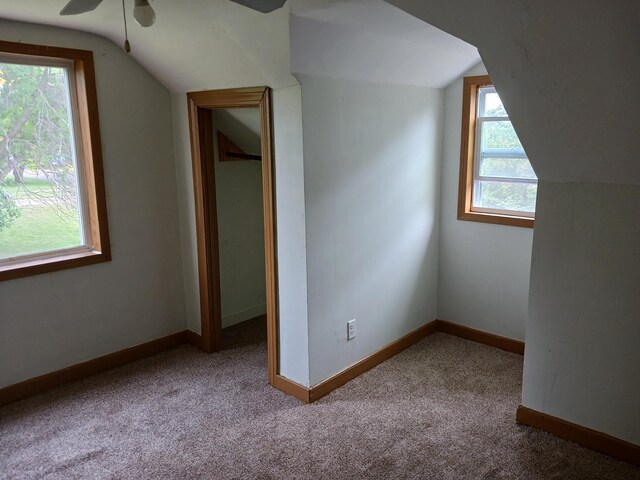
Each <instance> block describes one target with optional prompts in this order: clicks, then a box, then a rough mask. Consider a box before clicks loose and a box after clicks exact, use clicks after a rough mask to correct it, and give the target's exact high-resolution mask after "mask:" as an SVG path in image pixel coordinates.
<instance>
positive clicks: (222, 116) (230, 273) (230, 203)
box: [213, 108, 267, 327]
mask: <svg viewBox="0 0 640 480" xmlns="http://www.w3.org/2000/svg"><path fill="white" fill-rule="evenodd" d="M256 125H257V128H255V127H256ZM259 128H260V110H259V109H257V108H247V109H244V108H242V109H228V110H224V109H222V110H214V111H213V130H214V157H215V174H216V200H217V211H218V212H217V213H218V215H217V218H218V246H219V252H220V296H221V310H222V326H223V327H228V326H231V325H235V324H237V323H240V322H244V321H245V320H249V319H251V318H254V317H257V316H258V315H263V314H264V313H266V311H267V306H266V293H265V292H266V287H265V263H264V221H263V216H264V210H263V208H262V162H258V161H255V160H242V161H235V162H220V158H219V153H218V139H217V132H218V131H220V132H222V133H223V134H224V135H226V136H227V137H228V138H229V139H230V140H231V141H232V142H233V143H235V144H236V145H237V146H238V147H240V148H241V149H242V150H243V151H244V152H245V153H250V154H254V155H260V143H261V142H260V135H259V134H256V133H255V132H256V131H258V132H259V131H260V130H259Z"/></svg>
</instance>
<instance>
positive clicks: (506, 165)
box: [472, 86, 537, 216]
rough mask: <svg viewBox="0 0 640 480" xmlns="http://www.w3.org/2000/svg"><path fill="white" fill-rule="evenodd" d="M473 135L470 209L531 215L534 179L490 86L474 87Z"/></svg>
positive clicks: (534, 200)
mask: <svg viewBox="0 0 640 480" xmlns="http://www.w3.org/2000/svg"><path fill="white" fill-rule="evenodd" d="M476 132H477V133H476V148H475V165H474V182H473V190H474V191H473V196H472V210H477V211H501V212H500V213H512V212H515V213H516V214H519V215H521V214H524V215H527V216H532V215H533V213H534V211H535V205H536V193H537V177H536V174H535V172H534V171H533V168H532V167H531V163H530V162H529V159H528V158H527V155H526V153H525V151H524V148H523V147H522V144H521V143H520V139H519V138H518V135H517V134H516V131H515V129H514V128H513V125H512V124H511V122H510V121H509V116H508V115H507V111H506V110H505V108H504V105H503V103H502V100H500V97H499V96H498V93H497V92H496V90H495V88H494V87H493V86H488V87H479V88H478V108H477V118H476ZM502 211H504V212H502Z"/></svg>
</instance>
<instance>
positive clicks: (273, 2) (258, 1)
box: [231, 0, 286, 13]
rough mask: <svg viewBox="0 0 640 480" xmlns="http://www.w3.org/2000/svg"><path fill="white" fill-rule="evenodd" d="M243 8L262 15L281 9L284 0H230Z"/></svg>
mask: <svg viewBox="0 0 640 480" xmlns="http://www.w3.org/2000/svg"><path fill="white" fill-rule="evenodd" d="M231 1H232V2H235V3H239V4H240V5H244V6H245V7H249V8H252V9H253V10H257V11H259V12H262V13H269V12H273V11H274V10H277V9H279V8H280V7H282V6H283V5H284V3H285V1H286V0H231Z"/></svg>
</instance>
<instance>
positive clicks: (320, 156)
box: [299, 75, 442, 385]
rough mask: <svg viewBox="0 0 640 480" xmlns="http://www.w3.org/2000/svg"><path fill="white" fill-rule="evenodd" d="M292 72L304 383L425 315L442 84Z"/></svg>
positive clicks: (431, 290)
mask: <svg viewBox="0 0 640 480" xmlns="http://www.w3.org/2000/svg"><path fill="white" fill-rule="evenodd" d="M299 78H300V81H301V83H302V100H303V110H302V112H303V129H304V178H305V203H306V220H307V222H306V225H307V286H308V305H309V307H308V308H309V356H310V376H311V378H310V383H311V384H312V385H313V384H316V383H318V382H320V381H322V380H324V379H326V378H328V377H329V376H331V375H333V374H335V373H337V372H338V371H340V370H342V369H344V368H345V367H348V366H350V365H351V364H353V363H355V362H357V361H359V360H361V359H362V358H364V357H366V356H367V355H369V354H371V353H373V352H374V351H376V350H378V349H379V348H381V347H382V346H384V345H386V344H387V343H389V342H391V341H394V340H396V339H397V338H399V337H401V336H402V335H404V334H406V333H408V332H410V331H412V330H414V329H416V328H418V327H420V326H422V325H424V324H425V323H427V322H430V321H431V320H433V319H434V318H435V315H436V304H437V279H438V227H437V225H438V218H437V217H438V211H439V203H438V198H439V181H440V171H439V164H440V162H439V157H440V141H441V134H442V128H441V127H442V91H441V90H437V89H430V88H422V87H408V86H397V85H391V84H375V83H368V82H360V81H348V80H335V79H330V78H322V77H312V76H306V75H302V76H300V77H299ZM354 318H355V319H357V330H358V333H357V337H356V338H355V339H353V340H351V341H347V321H348V320H351V319H354Z"/></svg>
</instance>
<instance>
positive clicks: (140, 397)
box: [0, 322, 640, 480]
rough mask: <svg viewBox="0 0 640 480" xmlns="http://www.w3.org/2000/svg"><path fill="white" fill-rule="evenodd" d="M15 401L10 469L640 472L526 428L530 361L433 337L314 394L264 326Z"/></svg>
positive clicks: (73, 472) (5, 427) (189, 473)
mask: <svg viewBox="0 0 640 480" xmlns="http://www.w3.org/2000/svg"><path fill="white" fill-rule="evenodd" d="M225 334H226V340H227V346H226V348H225V349H224V350H223V351H222V352H221V353H218V354H213V355H207V354H204V353H201V352H200V351H198V350H196V349H195V348H193V347H191V346H187V345H185V346H181V347H178V348H175V349H173V350H170V351H167V352H164V353H161V354H159V355H156V356H154V357H151V358H148V359H145V360H141V361H137V362H134V363H131V364H128V365H125V366H122V367H119V368H116V369H113V370H110V371H108V372H105V373H102V374H100V375H95V376H93V377H89V378H86V379H84V380H82V381H78V382H75V383H72V384H69V385H65V386H62V387H59V388H57V389H55V390H52V391H49V392H47V393H44V394H41V395H38V396H35V397H32V398H29V399H26V400H23V401H20V402H16V403H13V404H11V405H7V406H5V407H3V408H1V409H0V478H3V479H32V478H38V479H40V478H42V479H53V478H61V479H75V478H90V479H94V478H99V479H102V478H113V479H129V478H130V479H165V478H166V479H191V478H194V479H195V478H212V479H232V478H234V479H245V478H247V479H248V478H259V479H289V478H300V479H360V478H362V479H366V478H374V479H399V478H410V479H414V478H415V479H420V478H425V479H430V478H433V479H468V478H469V479H471V478H472V479H499V478H505V479H520V478H522V479H537V478H542V479H547V478H549V479H563V480H568V479H625V480H631V479H640V469H638V468H636V467H633V466H632V465H630V464H627V463H624V462H620V461H616V460H614V459H612V458H610V457H608V456H605V455H601V454H599V453H596V452H594V451H591V450H588V449H585V448H582V447H580V446H578V445H576V444H573V443H570V442H566V441H563V440H560V439H558V438H556V437H554V436H552V435H549V434H546V433H544V432H542V431H539V430H535V429H532V428H528V427H524V426H520V425H517V424H516V423H515V421H514V418H515V411H516V407H517V406H518V403H519V401H520V392H521V372H522V357H520V356H518V355H515V354H511V353H507V352H503V351H501V350H496V349H493V348H490V347H487V346H484V345H480V344H477V343H472V342H469V341H466V340H462V339H459V338H456V337H452V336H449V335H445V334H441V333H438V334H435V335H432V336H430V337H428V338H426V339H424V340H422V341H421V342H419V343H418V344H416V345H414V346H413V347H411V348H409V349H407V350H405V351H404V352H402V353H401V354H399V355H397V356H396V357H394V358H393V359H391V360H389V361H387V362H384V363H383V364H381V365H379V366H378V367H376V368H375V369H373V370H371V371H369V372H367V373H365V374H364V375H361V376H360V377H358V378H356V379H355V380H353V381H352V382H350V383H349V384H347V385H345V386H344V387H342V388H340V389H338V390H336V391H335V392H333V393H332V394H331V395H329V396H327V397H325V398H323V399H321V400H320V401H318V402H317V403H315V404H312V405H303V404H302V403H300V402H299V401H297V400H295V399H294V398H291V397H289V396H287V395H285V394H284V393H281V392H279V391H277V390H275V389H273V388H271V387H270V386H269V385H267V383H266V344H265V340H264V325H263V324H262V323H259V322H249V323H247V324H243V325H241V326H237V327H232V328H231V329H228V330H227V331H226V332H225Z"/></svg>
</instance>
